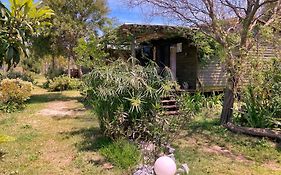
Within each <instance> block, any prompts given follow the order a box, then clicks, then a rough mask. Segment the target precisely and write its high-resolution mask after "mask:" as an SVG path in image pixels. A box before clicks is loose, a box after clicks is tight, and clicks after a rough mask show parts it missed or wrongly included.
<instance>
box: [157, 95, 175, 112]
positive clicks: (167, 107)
mask: <svg viewBox="0 0 281 175" xmlns="http://www.w3.org/2000/svg"><path fill="white" fill-rule="evenodd" d="M161 105H162V108H163V110H164V115H168V116H174V115H179V106H178V105H177V101H176V99H175V96H173V95H170V96H165V97H162V98H161Z"/></svg>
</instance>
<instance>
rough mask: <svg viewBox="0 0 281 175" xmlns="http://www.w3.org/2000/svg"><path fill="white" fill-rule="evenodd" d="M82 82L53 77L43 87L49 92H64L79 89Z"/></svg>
mask: <svg viewBox="0 0 281 175" xmlns="http://www.w3.org/2000/svg"><path fill="white" fill-rule="evenodd" d="M81 85H82V82H81V81H80V80H79V79H75V78H69V77H68V76H60V77H55V78H54V79H53V80H49V81H48V82H47V83H46V84H45V83H44V84H43V86H44V87H48V89H49V90H50V91H64V90H74V89H79V87H80V86H81Z"/></svg>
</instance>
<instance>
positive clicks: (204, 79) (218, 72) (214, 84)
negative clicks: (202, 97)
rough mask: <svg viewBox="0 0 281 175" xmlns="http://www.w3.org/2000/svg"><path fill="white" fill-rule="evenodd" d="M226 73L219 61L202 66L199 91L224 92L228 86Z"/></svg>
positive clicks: (199, 76)
mask: <svg viewBox="0 0 281 175" xmlns="http://www.w3.org/2000/svg"><path fill="white" fill-rule="evenodd" d="M226 79H227V77H226V72H225V69H224V68H223V66H222V65H221V64H220V63H219V61H214V62H212V63H209V64H206V65H202V66H200V67H199V71H198V81H199V82H198V87H197V88H198V90H202V91H206V92H208V91H214V90H216V91H222V90H223V89H224V87H225V85H226Z"/></svg>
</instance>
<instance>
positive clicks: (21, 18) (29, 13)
mask: <svg viewBox="0 0 281 175" xmlns="http://www.w3.org/2000/svg"><path fill="white" fill-rule="evenodd" d="M10 4H11V11H10V10H9V9H7V8H6V7H5V6H4V4H3V3H2V2H1V1H0V26H1V28H0V65H3V63H6V64H7V65H8V69H9V68H10V67H11V66H16V65H17V64H18V63H19V61H20V57H21V55H22V54H24V55H25V56H27V46H28V45H29V44H30V43H29V38H30V37H31V36H32V35H33V34H36V33H37V31H39V29H40V28H41V27H42V26H45V25H49V23H47V22H46V20H47V19H49V18H50V17H51V16H52V15H54V14H53V11H52V10H51V9H50V8H49V7H47V6H42V5H41V4H39V3H34V2H33V0H10Z"/></svg>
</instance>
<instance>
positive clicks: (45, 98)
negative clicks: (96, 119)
mask: <svg viewBox="0 0 281 175" xmlns="http://www.w3.org/2000/svg"><path fill="white" fill-rule="evenodd" d="M82 99H83V97H68V96H65V95H63V94H62V93H61V92H53V93H48V94H38V95H33V96H31V98H30V100H29V104H34V103H37V104H38V103H46V102H51V101H56V100H60V101H70V100H78V101H82Z"/></svg>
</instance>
